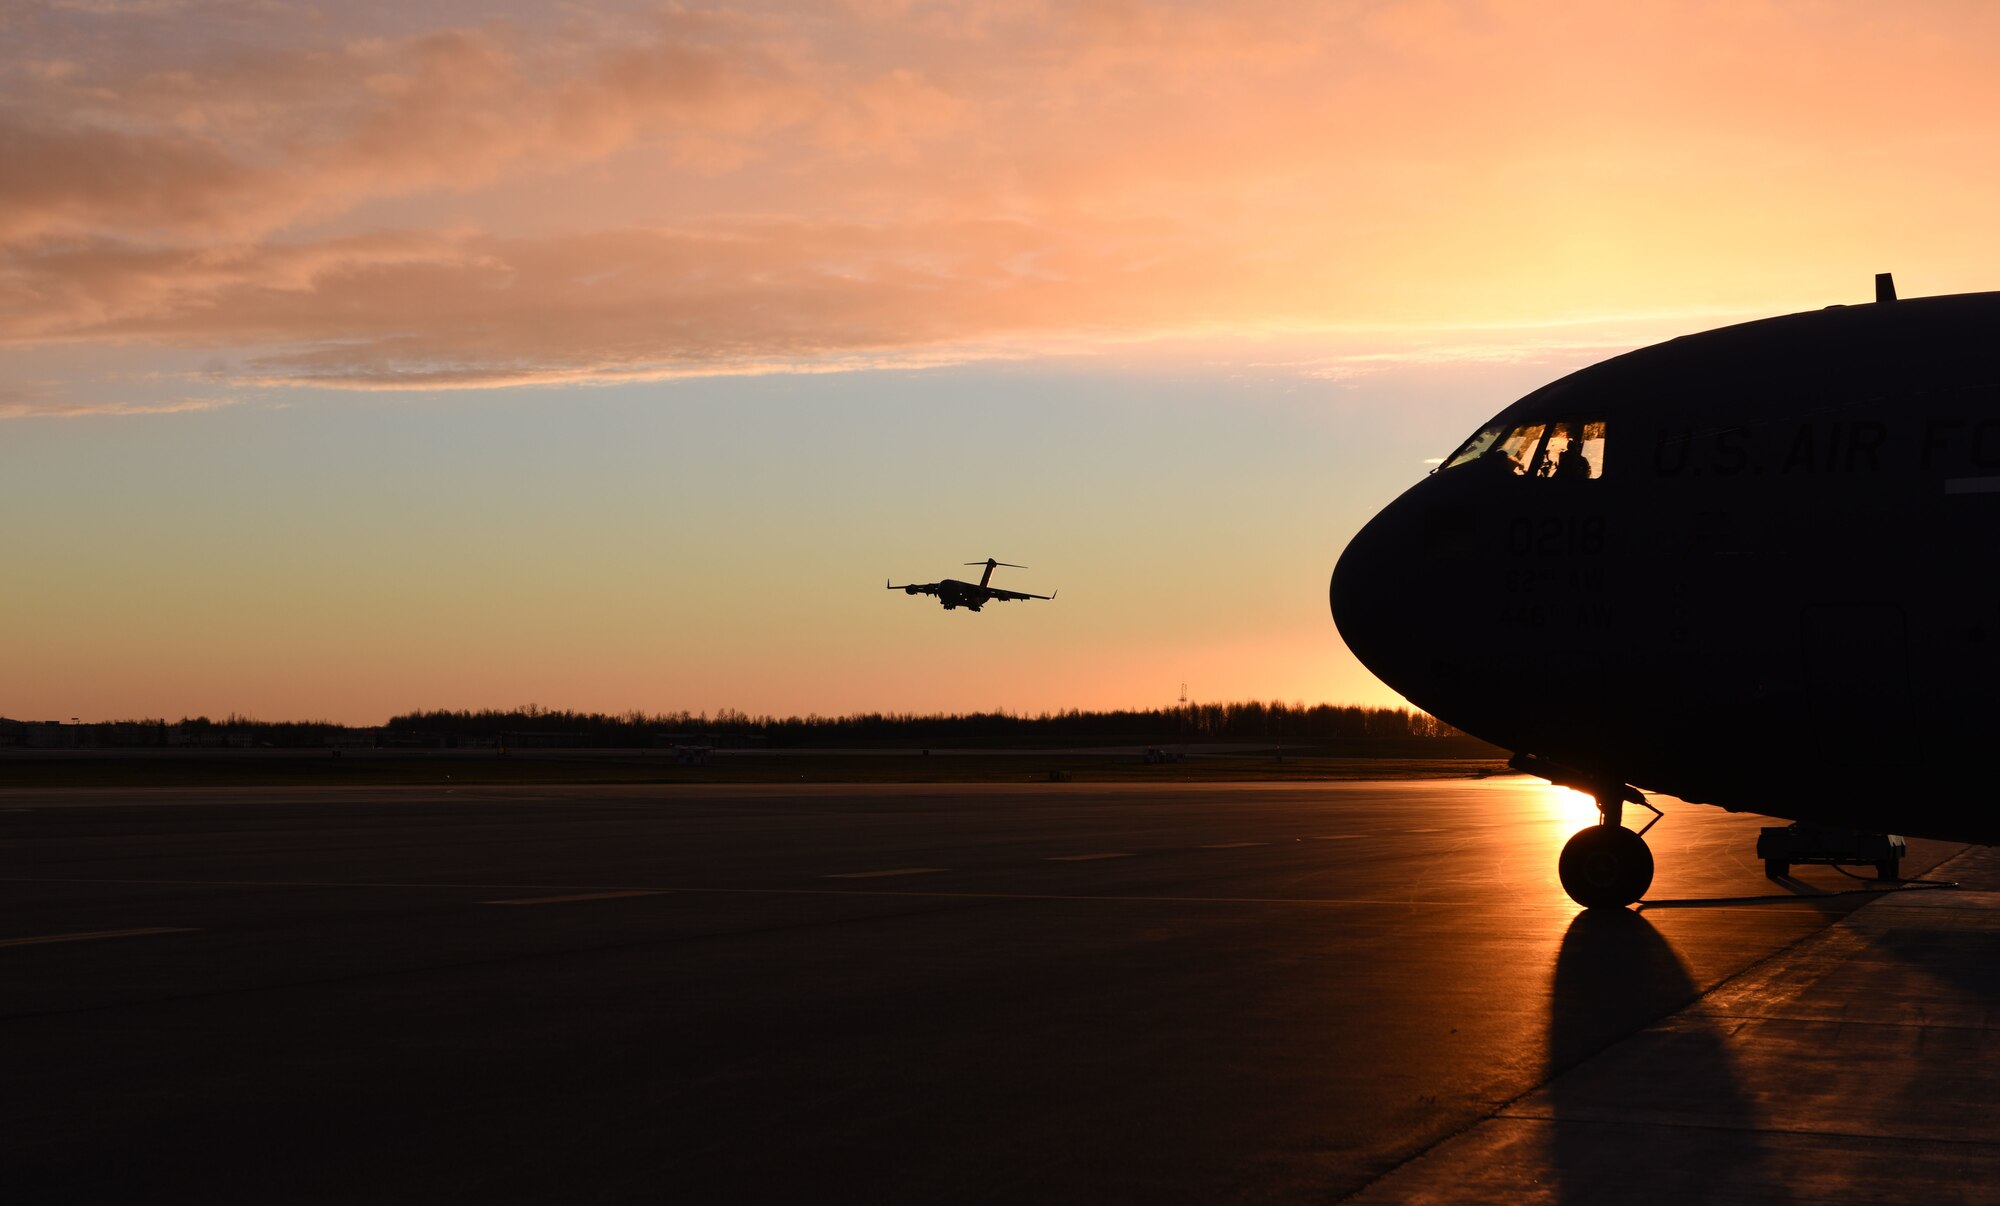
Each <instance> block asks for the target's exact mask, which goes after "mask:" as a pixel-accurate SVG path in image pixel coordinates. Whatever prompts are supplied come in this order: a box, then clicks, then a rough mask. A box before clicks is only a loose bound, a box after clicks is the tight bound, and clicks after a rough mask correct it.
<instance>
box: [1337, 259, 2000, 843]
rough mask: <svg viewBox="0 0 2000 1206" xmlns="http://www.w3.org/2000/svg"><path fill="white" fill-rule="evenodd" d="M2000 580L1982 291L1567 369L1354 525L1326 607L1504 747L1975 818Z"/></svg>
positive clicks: (1865, 820) (1999, 400) (1835, 810)
mask: <svg viewBox="0 0 2000 1206" xmlns="http://www.w3.org/2000/svg"><path fill="white" fill-rule="evenodd" d="M1482 439H1484V441H1485V443H1484V444H1483V445H1482V443H1481V441H1482ZM1996 588H2000V293H1984V294H1966V295H1961V296H1955V297H1938V298H1919V299H1911V300H1905V301H1886V302H1880V303H1877V304H1874V305H1862V306H1850V307H1834V308H1830V309H1827V310H1823V311H1817V312H1812V313H1806V314H1798V315H1792V316H1788V317H1784V318H1775V319H1769V320H1765V321H1762V322H1753V323H1746V324H1742V325H1740V326H1734V327H1727V328H1723V329H1721V330H1717V331H1711V332H1707V333H1705V334H1700V335H1694V336H1687V337H1683V338H1681V339H1676V340H1672V341H1670V342H1668V343H1664V344H1659V345H1656V346H1653V347H1649V348H1643V349H1640V350H1638V351H1635V352H1631V353H1628V354H1626V355H1623V356H1619V357H1616V358H1613V359H1611V360H1608V361H1605V362H1603V363H1601V364H1597V365H1593V366H1592V367H1590V368H1586V369H1584V370H1582V371H1580V372H1577V373H1573V374H1571V375H1570V376H1567V377H1564V378H1562V379H1561V380H1559V381H1556V382H1554V383H1552V384H1550V385H1548V386H1545V387H1544V388H1542V389H1540V390H1537V391H1535V392H1534V393H1532V394H1530V395H1528V396H1527V397H1525V398H1523V399H1521V400H1520V401H1519V402H1517V403H1515V404H1514V405H1513V406H1511V407H1509V408H1507V409H1506V410H1504V411H1502V412H1501V413H1500V415H1498V416H1497V417H1496V418H1495V419H1494V420H1493V421H1492V422H1491V423H1490V424H1488V425H1487V426H1486V427H1484V428H1482V429H1481V433H1480V434H1479V435H1477V436H1475V437H1474V439H1473V440H1471V441H1468V443H1467V445H1466V446H1464V447H1462V448H1461V449H1460V451H1459V452H1458V453H1457V454H1456V455H1454V456H1453V457H1451V458H1448V459H1447V461H1446V463H1445V464H1444V465H1443V466H1441V467H1440V468H1439V470H1438V471H1437V472H1435V473H1433V474H1432V475H1431V476H1429V477H1427V478H1426V479H1424V480H1423V481H1421V482H1419V483H1418V484H1417V485H1416V486H1414V487H1412V488H1411V489H1410V490H1409V491H1408V492H1406V493H1405V494H1404V495H1402V496H1401V497H1400V498H1398V499H1396V500H1395V501H1394V502H1393V503H1391V504H1390V505H1389V506H1388V507H1387V508H1386V509H1385V510H1384V511H1383V512H1382V513H1381V514H1380V515H1378V516H1377V517H1376V518H1375V519H1374V520H1373V521H1371V522H1370V523H1369V524H1368V525H1367V526H1366V527H1365V528H1364V529H1363V530H1362V531H1361V532H1360V533H1359V534H1358V535H1357V536H1356V537H1355V538H1354V540H1353V542H1352V543H1351V544H1350V545H1349V546H1348V548H1347V550H1346V552H1345V553H1344V554H1343V555H1342V556H1341V558H1340V562H1339V565H1338V566H1337V568H1336V569H1335V571H1334V575H1333V580H1332V584H1331V587H1330V601H1331V605H1332V609H1333V612H1334V616H1335V619H1336V622H1337V623H1338V624H1339V627H1340V630H1341V634H1342V636H1343V637H1344V638H1345V639H1346V640H1347V643H1348V645H1349V647H1350V648H1351V649H1352V650H1353V651H1354V653H1355V654H1356V656H1357V657H1359V658H1360V659H1361V660H1362V662H1363V663H1365V664H1366V665H1367V666H1368V667H1369V668H1370V669H1371V670H1373V671H1374V672H1375V673H1376V674H1377V675H1379V676H1380V677H1381V678H1382V679H1383V681H1384V682H1386V683H1388V684H1389V685H1390V686H1392V687H1394V688H1395V689H1396V690H1397V691H1399V692H1401V693H1402V694H1403V695H1404V696H1405V697H1406V698H1408V699H1409V700H1410V701H1411V702H1412V703H1413V704H1415V705H1417V706H1418V707H1421V708H1423V709H1425V710H1426V711H1429V712H1431V713H1433V714H1434V715H1437V716H1439V717H1441V718H1443V719H1444V720H1446V721H1448V722H1450V723H1451V724H1454V725H1456V726H1458V727H1460V728H1462V729H1464V730H1466V731H1467V732H1470V733H1473V734H1475V735H1477V736H1479V737H1482V738H1484V739H1486V740H1488V741H1491V742H1493V743H1495V744H1497V745H1501V746H1504V747H1506V748H1508V749H1510V750H1514V751H1516V752H1519V753H1524V754H1532V755H1536V756H1538V757H1541V758H1545V759H1548V760H1550V761H1552V762H1555V763H1558V764H1561V765H1563V766H1567V767H1573V768H1576V769H1578V770H1580V771H1582V772H1584V773H1585V774H1586V775H1588V776H1590V777H1592V778H1594V779H1598V780H1601V781H1603V782H1606V783H1615V784H1632V785H1635V786H1637V787H1640V788H1642V789H1646V790H1653V791H1661V792H1666V793H1669V794H1671V795H1674V796H1678V797H1681V798H1683V799H1686V800H1691V801H1697V802H1705V803H1711V804H1717V805H1721V806H1723V807H1725V808H1731V809H1741V810H1747V811H1755V812H1760V813H1767V814H1771V815H1775V816H1781V817H1787V818H1793V819H1799V820H1807V821H1813V822H1816V823H1821V824H1830V825H1844V826H1849V827H1853V828H1874V829H1882V830H1894V831H1896V832H1901V833H1909V834H1913V835H1920V836H1930V837H1939V838H1949V839H1956V840H1966V841H1978V842H1989V843H1990V842H2000V817H1996V815H1995V812H1994V809H1993V808H1992V807H1991V806H1990V805H1989V804H1988V802H1987V801H1988V796H1989V794H1990V791H1991V789H1990V787H1989V786H1988V784H1987V782H1986V779H1987V776H1988V774H1989V769H1990V768H1989V765H1988V763H1989V759H1988V742H1989V740H1990V737H1989V735H1990V734H1991V733H1992V731H1993V726H1994V723H1995V721H1996V720H2000V702H1996V699H1995V695H1994V690H1993V685H1994V683H1995V681H1996V671H2000V589H1996Z"/></svg>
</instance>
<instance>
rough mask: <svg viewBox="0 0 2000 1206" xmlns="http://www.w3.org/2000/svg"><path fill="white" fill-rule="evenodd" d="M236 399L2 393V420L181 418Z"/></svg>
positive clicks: (34, 392) (219, 406) (214, 408)
mask: <svg viewBox="0 0 2000 1206" xmlns="http://www.w3.org/2000/svg"><path fill="white" fill-rule="evenodd" d="M235 403H236V400H235V399H232V398H173V399H167V400H162V401H147V402H127V401H76V400H72V399H67V398H64V397H61V396H60V395H58V394H56V393H55V392H53V391H51V392H46V393H44V392H38V391H33V390H0V419H87V418H97V417H102V416H106V415H120V416H125V415H177V414H187V413H190V412H193V411H203V410H219V409H221V408H223V407H225V406H232V405H235Z"/></svg>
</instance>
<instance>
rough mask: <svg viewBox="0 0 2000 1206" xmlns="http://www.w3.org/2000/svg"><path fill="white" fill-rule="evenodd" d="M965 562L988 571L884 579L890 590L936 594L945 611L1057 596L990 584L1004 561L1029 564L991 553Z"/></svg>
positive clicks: (1019, 567)
mask: <svg viewBox="0 0 2000 1206" xmlns="http://www.w3.org/2000/svg"><path fill="white" fill-rule="evenodd" d="M966 564H967V565H983V566H985V567H986V572H985V573H983V574H981V575H979V581H977V582H960V581H959V580H958V579H956V578H946V579H945V580H944V581H942V582H912V583H910V584H909V585H907V586H897V585H895V584H894V583H892V582H888V581H886V580H885V581H884V582H883V585H884V586H886V587H888V588H889V589H890V590H900V591H902V592H903V593H904V594H907V595H936V596H937V601H938V602H939V603H942V604H943V605H944V609H945V610H946V611H954V610H956V609H958V608H960V607H963V608H965V609H966V610H967V611H978V610H979V609H980V608H982V607H984V606H986V605H987V604H988V603H1007V602H1011V601H1012V600H1015V599H1053V598H1055V597H1056V596H1055V592H1053V591H1051V592H1050V593H1048V594H1046V595H1031V594H1027V593H1025V592H1023V591H1018V590H1001V589H1000V588H999V587H997V586H989V585H987V584H988V583H989V582H991V581H992V580H993V569H994V567H995V566H1001V565H1004V566H1006V567H1007V568H1008V569H1027V568H1028V567H1027V566H1025V565H1015V564H1013V563H1011V562H1007V561H995V560H993V558H991V557H988V558H987V559H986V560H984V561H968V562H966Z"/></svg>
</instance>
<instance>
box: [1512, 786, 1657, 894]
mask: <svg viewBox="0 0 2000 1206" xmlns="http://www.w3.org/2000/svg"><path fill="white" fill-rule="evenodd" d="M1509 765H1511V766H1513V767H1514V768H1515V769H1516V770H1524V771H1527V772H1528V773H1529V774H1531V775H1540V776H1541V777H1542V778H1544V779H1547V780H1548V781H1549V782H1551V783H1554V784H1557V785H1558V786H1561V787H1571V788H1575V789H1576V790H1578V791H1587V792H1589V793H1590V794H1591V795H1592V796H1594V797H1596V799H1597V814H1598V818H1599V820H1598V823H1597V824H1595V825H1592V826H1591V827H1590V828H1588V829H1580V830H1578V831H1577V832H1576V834H1575V835H1574V836H1572V837H1571V838H1570V839H1569V841H1568V842H1567V843H1565V844H1564V846H1563V849H1562V857H1561V858H1559V859H1558V860H1557V861H1556V875H1557V876H1558V877H1559V878H1560V879H1561V880H1562V886H1563V891H1565V892H1567V893H1569V898H1570V899H1571V900H1574V901H1575V902H1576V903H1578V904H1580V905H1582V906H1583V907H1584V908H1586V909H1622V908H1624V907H1625V906H1626V905H1628V904H1631V903H1632V902H1633V901H1636V900H1638V899H1639V898H1640V897H1642V896H1644V895H1645V894H1646V889H1647V888H1650V887H1652V886H1653V851H1652V850H1651V848H1649V847H1648V846H1647V845H1646V830H1647V829H1651V828H1652V827H1653V826H1654V825H1656V824H1658V823H1659V820H1660V816H1661V813H1660V810H1659V809H1657V808H1655V807H1653V806H1652V805H1651V804H1648V803H1647V802H1646V797H1644V796H1642V795H1640V794H1639V793H1638V792H1637V791H1635V790H1634V789H1632V788H1630V787H1627V786H1625V785H1624V784H1623V783H1614V784H1608V785H1607V784H1606V783H1604V782H1603V781H1602V780H1594V779H1592V778H1591V777H1589V776H1587V775H1583V774H1580V773H1579V772H1577V771H1575V770H1573V769H1571V768H1569V767H1565V766H1559V765H1557V764H1556V763H1553V762H1550V761H1548V760H1547V759H1545V758H1537V757H1534V756H1532V755H1525V754H1524V755H1518V756H1516V757H1515V758H1514V759H1513V760H1512V761H1511V762H1510V763H1509ZM1628 803H1631V804H1637V805H1638V806H1639V807H1641V808H1643V809H1645V810H1646V811H1648V812H1650V813H1652V814H1653V819H1652V820H1650V821H1648V822H1646V824H1645V827H1644V828H1642V829H1640V830H1639V831H1638V832H1637V833H1634V832H1632V831H1631V830H1630V829H1627V828H1625V826H1624V824H1623V822H1624V819H1625V805H1626V804H1628Z"/></svg>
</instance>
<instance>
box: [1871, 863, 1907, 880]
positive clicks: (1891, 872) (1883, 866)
mask: <svg viewBox="0 0 2000 1206" xmlns="http://www.w3.org/2000/svg"><path fill="white" fill-rule="evenodd" d="M1902 862H1903V860H1902V859H1899V858H1885V859H1883V860H1882V861H1881V862H1879V863H1876V864H1875V878H1876V879H1886V880H1890V881H1892V882H1901V881H1902V878H1903V876H1902Z"/></svg>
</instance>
